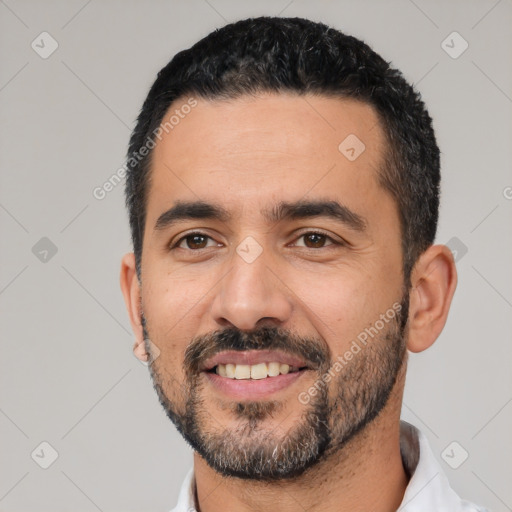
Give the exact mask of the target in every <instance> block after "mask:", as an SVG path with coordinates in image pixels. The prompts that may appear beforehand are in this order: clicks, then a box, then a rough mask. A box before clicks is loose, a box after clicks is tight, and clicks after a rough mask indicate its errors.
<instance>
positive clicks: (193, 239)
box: [176, 233, 214, 250]
mask: <svg viewBox="0 0 512 512" xmlns="http://www.w3.org/2000/svg"><path fill="white" fill-rule="evenodd" d="M209 242H210V245H211V242H214V241H213V240H212V239H211V238H210V237H209V236H206V235H203V234H201V233H192V234H190V235H187V236H184V237H183V238H182V239H181V240H180V241H179V242H178V243H177V245H176V246H177V247H180V248H181V249H192V250H198V249H204V248H206V247H208V243H209Z"/></svg>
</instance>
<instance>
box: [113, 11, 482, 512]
mask: <svg viewBox="0 0 512 512" xmlns="http://www.w3.org/2000/svg"><path fill="white" fill-rule="evenodd" d="M128 166H129V172H128V176H127V183H126V199H127V206H128V209H129V215H130V225H131V231H132V238H133V245H134V253H130V254H127V255H126V256H125V257H124V258H123V261H122V269H121V287H122V290H123V294H124V297H125V301H126V304H127V308H128V312H129V315H130V320H131V324H132V328H133V330H134V333H135V336H136V343H135V347H134V351H135V353H136V355H137V357H139V358H140V359H141V360H143V361H148V363H149V368H150V372H151V376H152V379H153V382H154V387H155V389H156V391H157V393H158V396H159V399H160V402H161V404H162V406H163V407H164V409H165V411H166V413H167V414H168V416H169V418H170V419H171V420H172V421H173V422H174V424H175V425H176V427H177V428H178V430H179V431H180V433H181V434H182V435H183V437H184V438H185V439H186V440H187V442H188V443H190V445H191V446H192V447H193V448H194V450H195V452H194V467H193V469H191V470H190V471H189V473H188V475H187V478H186V479H185V482H184V483H183V487H182V491H181V494H180V497H179V502H178V505H177V506H176V508H175V509H174V510H175V511H176V512H178V511H186V510H197V511H201V512H210V511H211V512H214V511H220V510H223V511H225V510H229V511H256V510H258V511H260V510H267V509H269V508H272V507H275V508H278V509H279V510H285V511H287V510H294V511H296V510H302V509H304V510H307V511H318V510H322V511H323V512H326V511H330V510H333V511H334V510H336V511H351V512H355V511H373V512H390V511H394V510H402V511H425V512H426V511H428V512H434V511H446V512H448V511H449V512H456V511H476V510H482V509H481V508H478V507H476V506H475V505H472V504H470V503H468V502H466V501H462V500H461V499H460V498H458V497H457V495H456V494H455V493H454V492H453V491H452V490H451V488H450V487H449V485H448V483H447V481H446V478H445V477H444V475H443V474H442V472H441V469H440V467H439V466H438V464H437V462H436V461H435V458H434V456H433V454H432V453H431V451H430V448H429V447H428V444H427V441H426V439H425V437H424V436H423V435H422V434H421V433H420V432H419V431H418V430H417V429H416V428H415V427H413V426H411V425H408V424H406V423H404V422H400V409H401V402H402V394H403V388H404V383H405V373H406V362H407V351H408V350H409V351H412V352H420V351H422V350H425V349H427V348H428V347H429V346H430V345H431V344H432V343H433V342H434V341H435V339H436V338H437V337H438V335H439V334H440V332H441V330H442V329H443V327H444V324H445V322H446V318H447V315H448V310H449V307H450V303H451V299H452V296H453V293H454V291H455V287H456V280H457V278H456V270H455V265H454V260H453V257H452V254H451V252H450V250H449V249H448V248H447V247H445V246H443V245H433V242H434V238H435V233H436V227H437V218H438V204H439V198H438V189H439V181H440V175H439V149H438V147H437V145H436V140H435V136H434V133H433V129H432V125H431V119H430V117H429V115H428V113H427V111H426V109H425V106H424V104H423V103H422V102H421V100H420V98H419V95H418V94H417V93H416V92H415V91H414V90H413V88H412V87H411V86H410V85H409V84H407V82H406V81H405V80H404V79H403V77H402V75H401V74H400V72H399V71H397V70H394V69H391V68H390V67H389V65H388V64H387V63H386V62H385V61H384V60H383V59H382V58H381V57H379V56H378V55H377V54H376V53H374V52H373V51H372V50H371V49H370V48H369V47H368V46H367V45H366V44H364V43H363V42H361V41H359V40H357V39H355V38H353V37H349V36H346V35H344V34H342V33H340V32H338V31H335V30H333V29H331V28H328V27H326V26H325V25H323V24H319V23H313V22H311V21H308V20H303V19H298V18H294V19H286V18H257V19H249V20H243V21H240V22H237V23H234V24H231V25H228V26H226V27H224V28H222V29H220V30H217V31H215V32H213V33H212V34H210V35H208V36H207V37H206V38H204V39H203V40H201V41H200V42H198V43H197V44H196V45H194V46H193V47H192V48H190V49H189V50H185V51H183V52H181V53H179V54H178V55H176V56H175V57H174V58H173V59H172V61H171V62H170V63H169V64H168V65H167V66H166V67H165V68H163V69H162V70H161V71H160V73H159V74H158V77H157V79H156V81H155V83H154V84H153V86H152V88H151V90H150V92H149V95H148V97H147V99H146V101H145V103H144V105H143V108H142V111H141V113H140V116H139V118H138V121H137V126H136V128H135V130H134V132H133V134H132V137H131V141H130V148H129V154H128Z"/></svg>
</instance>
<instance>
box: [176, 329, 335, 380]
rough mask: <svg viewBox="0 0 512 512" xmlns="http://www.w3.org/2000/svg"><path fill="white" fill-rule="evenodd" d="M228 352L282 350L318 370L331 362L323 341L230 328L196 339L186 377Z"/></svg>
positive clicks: (286, 333)
mask: <svg viewBox="0 0 512 512" xmlns="http://www.w3.org/2000/svg"><path fill="white" fill-rule="evenodd" d="M225 350H236V351H245V350H282V351H284V352H288V353H289V354H293V355H296V356H298V357H300V358H302V359H304V361H305V362H306V363H307V365H308V366H309V367H310V368H311V369H314V370H318V369H320V368H322V367H324V366H328V364H329V361H330V359H331V353H330V350H329V346H328V345H327V343H326V342H325V340H323V339H317V338H312V337H307V336H298V335H296V334H293V333H291V332H290V331H288V330H286V329H282V328H278V327H268V326H264V327H260V328H257V329H255V330H252V331H250V332H249V331H241V330H240V329H238V328H236V327H229V328H227V329H223V330H220V331H214V332H211V333H208V334H205V335H201V336H196V337H195V338H194V339H193V340H192V341H191V342H190V344H189V346H188V347H187V349H186V351H185V358H184V361H183V366H184V369H185V374H187V373H188V374H192V375H195V374H197V373H198V371H199V368H200V366H201V364H202V363H203V362H204V361H206V360H207V359H209V358H210V357H212V356H214V355H215V354H217V353H219V352H223V351H225Z"/></svg>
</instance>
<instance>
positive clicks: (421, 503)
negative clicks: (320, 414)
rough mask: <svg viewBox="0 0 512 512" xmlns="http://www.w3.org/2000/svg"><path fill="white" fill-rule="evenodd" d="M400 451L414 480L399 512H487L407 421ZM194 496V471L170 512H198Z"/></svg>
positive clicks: (405, 465) (425, 439) (406, 491)
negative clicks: (462, 494)
mask: <svg viewBox="0 0 512 512" xmlns="http://www.w3.org/2000/svg"><path fill="white" fill-rule="evenodd" d="M400 451H401V454H402V460H403V464H404V467H405V469H406V472H407V473H408V474H409V475H411V477H410V480H409V484H408V485H407V489H406V490H405V494H404V498H403V500H402V503H401V505H400V507H399V508H398V511H397V512H488V511H487V510H486V509H485V508H482V507H478V506H477V505H474V504H473V503H470V502H469V501H466V500H462V499H460V498H459V497H458V496H457V494H456V493H455V492H454V490H453V489H452V488H451V487H450V484H449V482H448V479H447V478H446V476H445V474H444V473H443V470H442V469H441V467H440V465H439V463H438V462H437V460H436V458H435V456H434V454H433V453H432V450H431V449H430V446H429V443H428V440H427V438H426V437H425V435H424V434H423V433H422V432H420V431H419V430H418V429H417V428H416V427H414V426H413V425H410V424H409V423H406V422H405V421H401V422H400ZM194 495H195V480H194V468H191V469H190V470H189V472H188V473H187V475H186V477H185V480H184V481H183V484H182V486H181V490H180V494H179V497H178V503H177V504H176V507H174V508H173V509H172V510H171V512H197V510H196V508H195V506H194Z"/></svg>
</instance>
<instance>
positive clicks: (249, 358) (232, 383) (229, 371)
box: [202, 350, 311, 400]
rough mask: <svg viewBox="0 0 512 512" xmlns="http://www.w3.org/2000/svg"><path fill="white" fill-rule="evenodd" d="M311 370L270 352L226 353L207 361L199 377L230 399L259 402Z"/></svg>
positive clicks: (289, 357)
mask: <svg viewBox="0 0 512 512" xmlns="http://www.w3.org/2000/svg"><path fill="white" fill-rule="evenodd" d="M308 370H311V368H310V367H309V366H308V365H307V364H306V363H305V361H303V360H301V359H300V358H298V357H297V356H294V355H291V354H287V353H285V352H281V351H274V350H250V351H244V352H238V351H226V352H221V353H219V354H216V355H215V356H213V357H212V358H210V359H208V360H207V361H206V362H205V364H204V366H203V368H202V373H204V374H205V376H206V378H207V379H208V381H209V382H210V383H211V384H212V385H213V387H214V388H216V389H217V390H218V391H220V392H221V393H223V394H225V395H228V396H229V397H230V398H232V399H253V400H254V399H259V398H265V397H267V396H268V395H270V394H272V393H276V392H277V391H279V390H283V389H285V388H287V387H289V386H290V385H291V384H292V383H293V382H295V381H296V380H298V379H299V378H300V377H301V376H302V375H304V374H305V373H306V372H307V371H308Z"/></svg>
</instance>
